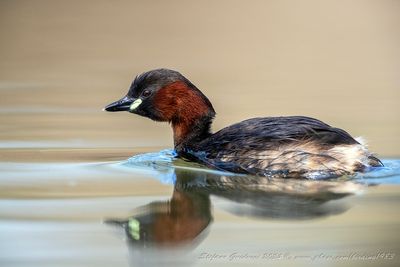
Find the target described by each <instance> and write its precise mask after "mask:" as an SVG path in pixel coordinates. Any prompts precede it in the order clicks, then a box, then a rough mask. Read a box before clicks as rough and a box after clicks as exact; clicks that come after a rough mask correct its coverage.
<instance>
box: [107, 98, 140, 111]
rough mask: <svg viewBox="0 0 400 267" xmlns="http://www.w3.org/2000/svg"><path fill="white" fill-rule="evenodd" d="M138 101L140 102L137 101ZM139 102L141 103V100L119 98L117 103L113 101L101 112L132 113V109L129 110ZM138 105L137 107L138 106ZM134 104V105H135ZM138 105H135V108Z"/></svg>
mask: <svg viewBox="0 0 400 267" xmlns="http://www.w3.org/2000/svg"><path fill="white" fill-rule="evenodd" d="M138 100H140V101H138ZM135 102H136V104H137V103H138V102H140V103H142V100H141V99H134V98H132V97H129V96H125V97H124V98H121V99H120V100H118V101H115V102H113V103H111V104H109V105H107V106H106V107H105V108H104V109H103V110H104V111H110V112H115V111H132V110H133V109H132V108H131V107H132V106H134V104H135ZM140 103H139V105H140ZM136 104H135V105H136ZM139 105H137V106H136V107H135V108H137V107H138V106H139Z"/></svg>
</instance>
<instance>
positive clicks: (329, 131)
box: [105, 69, 383, 178]
mask: <svg viewBox="0 0 400 267" xmlns="http://www.w3.org/2000/svg"><path fill="white" fill-rule="evenodd" d="M105 110H107V111H129V112H131V113H135V114H138V115H141V116H145V117H148V118H150V119H152V120H156V121H168V122H170V123H171V124H172V128H173V132H174V145H175V150H176V152H177V153H178V155H179V156H180V157H182V158H186V159H188V160H192V161H196V162H200V163H203V164H205V165H207V166H209V167H212V168H217V169H221V170H226V171H231V172H237V173H245V174H253V175H260V176H271V177H292V178H330V177H338V176H341V175H349V174H353V173H354V172H358V171H366V170H368V168H369V167H376V166H383V165H382V163H381V162H380V160H379V159H377V158H376V157H375V156H373V155H372V154H371V153H370V152H369V151H368V150H367V148H366V147H365V146H364V145H362V144H360V143H359V142H358V141H356V140H355V139H354V138H353V137H351V136H350V135H349V134H348V133H347V132H345V131H344V130H342V129H339V128H334V127H331V126H329V125H328V124H326V123H323V122H321V121H319V120H317V119H313V118H309V117H303V116H289V117H267V118H253V119H249V120H245V121H242V122H240V123H236V124H233V125H231V126H228V127H226V128H224V129H222V130H220V131H218V132H216V133H214V134H212V133H211V131H210V126H211V123H212V120H213V118H214V116H215V111H214V108H213V106H212V104H211V102H210V101H209V100H208V99H207V97H206V96H205V95H204V94H203V93H202V92H201V91H200V90H199V89H197V88H196V87H195V86H194V85H193V84H192V83H191V82H190V81H189V80H188V79H186V78H185V77H184V76H183V75H181V74H180V73H178V72H176V71H173V70H168V69H157V70H153V71H149V72H146V73H144V74H142V75H139V76H138V77H136V79H135V80H134V81H133V83H132V85H131V87H130V89H129V92H128V94H127V95H126V96H125V97H124V98H122V99H121V100H119V101H116V102H114V103H112V104H110V105H108V106H107V107H106V108H105Z"/></svg>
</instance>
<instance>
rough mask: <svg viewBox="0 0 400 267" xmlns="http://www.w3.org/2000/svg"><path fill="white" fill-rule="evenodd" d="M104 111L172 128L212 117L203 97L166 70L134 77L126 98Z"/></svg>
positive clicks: (206, 101) (176, 73)
mask: <svg viewBox="0 0 400 267" xmlns="http://www.w3.org/2000/svg"><path fill="white" fill-rule="evenodd" d="M104 109H105V110H106V111H111V112H114V111H129V112H131V113H135V114H138V115H141V116H144V117H148V118H150V119H152V120H156V121H168V122H172V123H175V124H176V123H181V122H189V121H191V120H193V119H196V118H198V117H202V116H209V117H211V118H212V117H214V115H215V111H214V108H213V106H212V105H211V103H210V101H209V100H208V99H207V97H206V96H205V95H203V93H202V92H201V91H200V90H199V89H197V88H196V86H194V85H193V84H192V83H191V82H190V81H189V80H188V79H186V78H185V77H184V76H183V75H182V74H180V73H179V72H177V71H174V70H169V69H156V70H151V71H148V72H145V73H143V74H141V75H139V76H137V77H136V78H135V80H134V81H133V82H132V85H131V87H130V88H129V91H128V93H127V95H126V96H124V97H123V98H121V99H120V100H118V101H116V102H113V103H111V104H109V105H107V106H106V107H105V108H104Z"/></svg>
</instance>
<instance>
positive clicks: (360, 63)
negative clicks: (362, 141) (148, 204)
mask: <svg viewBox="0 0 400 267" xmlns="http://www.w3.org/2000/svg"><path fill="white" fill-rule="evenodd" d="M399 14H400V1H393V0H349V1H337V0H327V1H321V0H303V1H285V0H275V1H268V0H265V1H104V0H102V1H50V0H48V1H40V0H38V1H18V0H17V1H12V0H9V1H7V0H2V1H0V36H1V42H0V113H1V117H0V146H1V147H3V148H9V149H14V148H27V147H115V148H118V147H119V148H121V147H124V146H126V147H145V146H169V147H170V146H172V133H171V131H170V128H169V126H168V125H167V124H160V123H154V122H152V121H150V120H148V119H145V118H139V117H137V116H132V115H130V114H128V113H104V112H101V109H102V108H103V106H104V105H106V104H108V103H109V102H111V101H114V100H116V99H119V98H120V97H121V96H123V95H124V94H125V93H126V91H127V88H128V87H129V85H130V82H131V80H132V78H133V77H134V76H135V75H136V74H139V73H141V72H144V71H147V70H150V69H153V68H159V67H166V68H173V69H176V70H179V71H180V72H182V73H183V74H184V75H185V76H186V77H187V78H189V79H190V80H191V81H192V82H193V83H194V84H195V85H197V86H198V87H199V88H200V89H201V90H202V91H203V92H204V93H205V94H206V95H207V96H208V97H209V98H210V100H211V101H212V103H213V104H214V107H215V109H216V111H217V113H218V115H217V118H216V120H215V124H214V129H215V130H218V129H220V128H222V127H224V126H226V125H228V124H231V123H234V122H237V121H240V120H243V119H246V118H249V117H256V116H272V115H273V116H276V115H306V116H312V117H316V118H319V119H321V120H323V121H325V122H327V123H328V124H331V125H334V126H337V127H340V128H344V129H346V130H347V131H348V132H350V133H351V134H353V135H355V136H359V135H362V136H364V137H365V138H366V139H367V140H368V141H369V143H370V147H371V149H372V150H373V151H375V152H377V153H378V154H380V155H383V156H399V155H400V141H399V135H400V107H399V102H400V101H399V100H400V76H399V74H400V72H399V71H400V15H399Z"/></svg>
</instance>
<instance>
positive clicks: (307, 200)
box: [106, 166, 363, 266]
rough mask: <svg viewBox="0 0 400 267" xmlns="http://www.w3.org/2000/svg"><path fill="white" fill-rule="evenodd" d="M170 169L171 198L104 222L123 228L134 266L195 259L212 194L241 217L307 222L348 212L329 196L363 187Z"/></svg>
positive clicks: (209, 217)
mask: <svg viewBox="0 0 400 267" xmlns="http://www.w3.org/2000/svg"><path fill="white" fill-rule="evenodd" d="M169 168H172V170H173V172H171V174H173V175H174V177H175V179H174V180H175V183H174V191H173V194H172V197H171V199H170V200H169V201H164V202H162V201H157V202H151V203H149V204H147V205H145V206H142V207H137V208H136V209H135V212H134V215H133V216H132V217H129V218H126V219H107V220H106V222H107V223H109V224H113V225H117V226H119V227H121V228H122V229H124V231H125V234H126V236H127V243H128V247H129V253H130V262H131V264H132V266H136V265H138V266H146V265H148V266H157V265H163V266H165V265H168V263H170V265H172V266H179V265H180V264H182V266H187V265H189V264H190V263H191V262H192V263H193V262H194V261H195V257H190V256H189V257H188V252H189V251H190V250H192V249H193V248H194V247H196V246H197V245H198V244H199V243H200V242H201V241H202V240H203V239H204V238H205V237H206V235H207V232H208V231H207V230H208V228H209V226H210V224H211V222H212V212H211V201H210V196H216V197H219V198H223V199H224V200H226V201H222V202H223V204H222V205H221V206H218V208H222V209H224V210H226V211H228V212H230V213H232V214H235V215H238V216H250V217H254V218H260V219H287V220H299V219H301V220H304V219H313V218H320V217H325V216H329V215H335V214H340V213H342V212H344V211H346V210H347V208H348V207H347V206H345V204H344V203H343V202H340V201H339V202H338V201H331V200H337V199H340V198H343V197H346V196H349V195H353V194H355V193H358V192H360V191H361V190H362V188H363V186H362V185H360V184H356V183H353V182H351V181H310V180H295V179H269V178H264V177H252V176H235V175H225V174H221V173H218V172H210V171H201V170H193V169H191V168H182V167H179V166H178V167H174V166H170V167H169ZM162 175H165V173H162ZM185 255H186V256H185Z"/></svg>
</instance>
